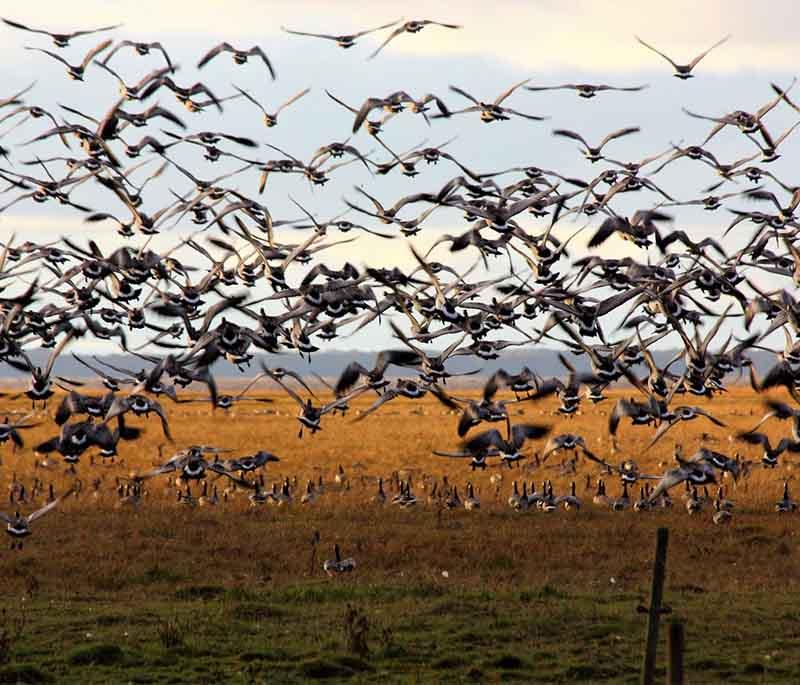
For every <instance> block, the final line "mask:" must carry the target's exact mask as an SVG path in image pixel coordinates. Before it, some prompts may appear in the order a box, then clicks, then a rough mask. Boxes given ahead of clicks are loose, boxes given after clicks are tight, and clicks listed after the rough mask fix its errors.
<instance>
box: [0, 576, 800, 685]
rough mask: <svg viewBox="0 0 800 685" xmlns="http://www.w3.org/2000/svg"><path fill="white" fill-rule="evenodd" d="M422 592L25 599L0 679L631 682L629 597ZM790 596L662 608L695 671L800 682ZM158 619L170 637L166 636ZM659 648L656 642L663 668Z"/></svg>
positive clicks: (187, 592)
mask: <svg viewBox="0 0 800 685" xmlns="http://www.w3.org/2000/svg"><path fill="white" fill-rule="evenodd" d="M153 575H154V576H155V577H154V579H153V583H154V585H155V586H156V587H157V586H158V583H159V582H160V576H159V574H153ZM428 589H429V590H430V589H431V588H428ZM176 595H177V597H179V599H176V598H175V597H176ZM430 595H431V596H426V593H425V588H424V587H423V586H420V585H419V584H416V583H406V584H403V583H397V584H379V585H378V584H364V585H360V584H356V583H355V582H352V581H351V580H347V581H345V582H338V581H332V582H323V583H320V582H317V581H314V582H311V581H309V582H307V583H304V584H297V585H291V586H286V587H283V588H276V589H269V588H264V589H262V590H261V591H258V592H253V591H249V592H247V593H246V596H244V597H243V596H242V593H239V592H230V591H225V590H221V589H220V588H217V587H215V586H187V587H186V588H183V589H180V590H178V591H177V593H176V592H175V591H174V590H173V591H172V593H171V596H170V595H167V594H165V595H164V596H158V593H156V596H153V597H151V598H143V599H141V600H138V601H134V600H125V601H115V600H114V598H113V596H111V595H108V596H93V597H75V598H71V599H64V598H63V597H62V598H60V599H57V598H43V597H36V598H34V599H33V600H30V599H28V600H26V601H25V607H26V608H25V613H26V624H25V628H24V632H23V634H22V635H21V636H20V637H19V638H18V639H17V640H16V641H15V642H14V644H13V645H12V650H11V660H10V662H9V663H8V664H6V665H5V666H4V667H3V668H0V683H6V682H9V683H10V682H17V681H23V682H30V683H50V682H81V683H87V684H91V683H108V682H132V683H180V682H211V681H224V682H229V683H252V682H256V683H258V682H282V683H308V682H316V681H319V682H337V683H339V682H348V683H373V682H374V683H387V682H388V683H395V682H396V683H417V682H442V683H465V682H519V683H524V682H527V683H530V682H544V681H547V682H552V683H573V682H584V683H632V682H636V680H637V673H638V668H639V663H640V654H641V646H642V637H643V635H644V620H645V618H644V616H642V615H640V614H637V613H636V604H637V603H638V598H637V596H636V595H633V594H625V593H614V592H607V593H605V594H602V595H600V596H598V595H597V594H595V593H592V594H590V593H580V592H570V593H566V592H555V591H553V588H548V587H547V586H546V585H543V586H541V587H529V588H518V589H514V590H506V591H497V592H492V591H487V590H475V589H472V588H460V587H458V586H443V585H437V586H436V591H435V592H431V593H430ZM798 600H800V593H796V592H795V593H791V592H790V593H786V594H782V595H775V594H772V593H758V592H743V593H741V594H740V595H738V596H737V597H736V598H731V597H729V596H723V595H722V594H721V593H720V594H718V593H715V592H714V591H713V590H708V591H707V592H704V593H697V592H695V591H693V590H692V589H691V588H689V589H676V588H669V587H668V589H667V603H668V604H669V605H670V606H672V607H673V612H674V615H677V616H680V617H681V618H682V619H683V620H684V621H685V624H686V637H687V654H686V657H685V663H686V666H687V671H688V674H689V676H690V679H691V682H702V683H715V682H720V683H722V682H724V683H752V682H765V683H784V682H785V683H791V682H798V681H800V663H798V661H797V659H796V644H797V639H798V635H800V617H798V613H797V611H796V610H795V608H794V607H796V606H797V603H798ZM6 606H7V607H8V609H9V613H10V614H14V612H18V611H19V608H18V606H19V605H17V606H14V607H12V606H10V605H8V604H6ZM348 607H354V608H355V609H356V610H357V611H358V612H360V613H362V614H363V615H365V616H366V618H367V623H368V626H369V628H368V632H367V637H366V642H367V648H368V650H369V651H368V652H367V653H366V654H361V655H356V654H349V653H348V652H347V648H346V645H347V644H348V640H347V635H346V634H345V628H344V626H345V621H344V616H345V612H346V611H347V609H348ZM167 625H168V626H170V630H171V631H172V632H170V633H169V634H170V635H172V636H173V637H174V635H173V633H174V632H175V631H177V632H178V634H179V638H180V639H179V641H178V643H177V644H174V645H172V644H170V645H167V644H165V641H164V640H163V639H162V635H163V633H164V632H165V628H164V626H167ZM662 632H665V631H662ZM664 649H665V647H664V644H663V639H662V644H661V646H660V650H661V651H660V663H663V656H664Z"/></svg>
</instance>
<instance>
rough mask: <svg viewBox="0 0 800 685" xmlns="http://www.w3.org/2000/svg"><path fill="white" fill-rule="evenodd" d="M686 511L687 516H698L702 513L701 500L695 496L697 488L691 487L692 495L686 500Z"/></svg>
mask: <svg viewBox="0 0 800 685" xmlns="http://www.w3.org/2000/svg"><path fill="white" fill-rule="evenodd" d="M686 511H688V512H689V514H690V515H691V514H699V513H700V512H701V511H703V500H702V499H701V498H700V497H699V496H698V494H697V488H696V487H692V494H691V495H690V496H689V499H687V500H686Z"/></svg>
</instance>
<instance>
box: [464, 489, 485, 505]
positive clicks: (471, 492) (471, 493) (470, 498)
mask: <svg viewBox="0 0 800 685" xmlns="http://www.w3.org/2000/svg"><path fill="white" fill-rule="evenodd" d="M480 508H481V502H480V500H479V499H478V498H477V497H475V488H474V487H473V486H472V483H467V496H466V497H465V498H464V509H466V510H467V511H473V510H474V509H480Z"/></svg>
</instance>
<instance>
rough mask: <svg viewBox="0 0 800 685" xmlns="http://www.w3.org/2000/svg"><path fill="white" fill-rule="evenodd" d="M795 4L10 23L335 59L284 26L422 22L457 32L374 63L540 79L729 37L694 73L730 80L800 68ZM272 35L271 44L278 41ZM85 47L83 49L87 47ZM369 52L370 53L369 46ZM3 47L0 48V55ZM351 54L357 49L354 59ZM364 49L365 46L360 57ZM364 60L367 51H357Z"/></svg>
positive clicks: (506, 5) (72, 9)
mask: <svg viewBox="0 0 800 685" xmlns="http://www.w3.org/2000/svg"><path fill="white" fill-rule="evenodd" d="M795 9H796V7H795V3H793V2H791V1H790V0H775V1H774V2H770V3H769V5H768V6H767V7H766V8H765V6H764V5H763V4H760V3H753V2H748V1H746V0H708V1H707V2H703V3H698V2H695V1H693V0H675V1H673V2H669V3H643V2H640V1H634V0H622V1H618V2H614V3H613V8H611V7H610V3H597V2H589V0H568V1H565V2H554V1H552V0H537V1H529V0H525V1H522V0H507V1H505V2H492V3H486V2H483V1H477V0H469V1H466V2H457V3H455V2H454V3H448V4H447V6H446V9H445V6H443V5H441V6H439V7H436V9H435V10H434V9H432V7H431V4H430V3H425V2H418V1H417V2H413V1H412V2H405V3H403V4H402V7H401V9H398V6H397V5H396V4H395V3H388V2H372V3H363V2H355V1H354V0H340V1H339V2H336V3H330V2H319V1H316V0H315V1H306V2H283V1H273V0H271V1H269V2H266V1H262V2H253V0H226V2H225V3H224V10H223V9H222V5H221V4H220V3H217V2H197V1H196V0H171V1H170V2H163V1H160V0H159V1H156V0H137V1H135V2H134V1H132V0H121V1H119V2H114V3H109V2H106V1H104V0H82V1H81V2H80V3H62V2H55V1H53V0H47V1H45V2H38V3H31V4H30V5H28V6H25V7H24V8H20V11H19V13H18V14H16V15H15V16H14V18H15V19H17V20H18V21H21V22H23V23H27V24H29V25H31V26H40V27H51V28H53V29H56V28H62V27H64V28H66V27H79V26H80V27H91V26H100V25H104V24H109V23H118V22H123V23H124V27H123V28H122V29H120V30H119V31H118V32H117V35H118V36H123V35H125V36H127V37H138V38H140V39H148V38H150V39H152V38H153V37H159V36H162V35H164V34H170V35H174V36H176V37H178V36H185V37H193V38H196V37H197V35H198V34H201V35H205V36H209V37H214V38H215V39H216V38H218V39H220V40H222V39H230V40H231V41H233V40H234V39H236V38H237V37H241V38H242V39H244V38H245V37H247V40H248V41H252V40H256V41H258V42H259V43H260V44H265V47H267V48H268V47H269V46H270V44H272V45H274V44H275V42H276V41H277V40H287V41H288V40H293V41H304V42H305V43H306V44H307V45H308V49H309V50H315V51H317V50H318V51H320V53H324V52H326V51H331V52H332V51H334V50H336V48H335V47H334V46H333V45H332V44H329V43H323V42H322V41H314V40H313V39H310V38H298V37H294V36H286V35H285V34H282V33H281V31H280V26H281V25H284V24H285V25H288V26H290V27H292V28H298V29H301V30H308V31H318V32H325V33H345V32H351V31H356V30H360V29H364V28H369V27H370V26H375V25H378V24H381V23H386V22H388V21H391V20H393V19H399V18H400V17H399V16H398V12H400V11H402V12H403V13H404V14H405V18H407V19H409V18H412V17H413V18H431V19H438V20H441V21H446V22H455V23H461V24H463V25H464V28H463V29H462V30H460V31H453V30H448V29H443V28H439V27H435V26H432V27H428V28H426V29H425V30H423V31H422V32H421V33H419V34H417V35H413V36H410V35H405V36H400V37H398V38H397V39H396V40H394V41H393V42H392V43H391V46H390V47H389V48H387V51H386V54H384V55H381V57H380V58H379V59H387V58H388V55H389V53H391V54H394V55H398V54H399V55H410V54H415V55H439V56H465V55H474V56H479V57H481V58H484V59H489V60H500V61H504V62H508V63H511V64H514V65H515V66H518V67H523V68H526V69H531V70H532V72H533V73H534V74H537V73H538V74H540V73H541V71H542V70H543V69H553V68H572V69H577V70H581V71H585V70H586V69H587V66H590V67H591V69H592V70H601V69H604V70H611V71H619V72H636V71H650V70H657V69H664V70H666V71H667V72H668V70H669V65H668V64H667V63H666V62H663V60H661V58H659V57H658V56H657V55H655V54H653V53H650V52H648V51H647V50H646V49H644V48H643V47H641V46H639V45H638V44H637V43H636V42H635V40H634V34H638V35H641V36H642V37H644V38H645V39H646V40H648V42H651V43H652V44H654V45H655V46H657V47H659V49H661V50H663V51H664V52H666V53H667V54H669V55H671V56H673V58H674V59H675V60H676V61H679V62H688V61H689V60H690V59H691V58H692V57H694V56H695V55H697V54H698V53H700V52H701V51H703V50H705V49H706V48H707V47H708V46H710V45H711V44H712V43H714V42H715V41H717V40H718V39H719V38H720V37H722V36H724V35H726V34H728V33H731V34H733V39H732V40H731V42H730V43H729V44H728V45H726V46H725V48H724V49H721V50H719V51H717V52H715V53H713V54H712V55H711V56H709V57H708V58H707V59H706V60H705V61H704V62H703V63H702V71H705V72H717V71H720V72H730V71H737V70H753V69H755V70H761V69H773V70H775V69H777V70H793V69H795V68H796V65H797V63H798V59H799V58H800V49H799V48H798V46H797V41H796V28H795V27H796V22H795V20H796V14H795ZM384 35H388V31H385V32H383V33H380V34H376V35H375V36H370V37H368V38H365V39H364V42H365V43H367V44H370V43H371V44H372V45H374V44H375V41H377V40H379V39H381V38H382V37H383V36H384ZM278 36H280V38H278ZM39 39H41V37H38V38H37V37H35V36H34V35H33V34H24V33H21V32H11V33H10V34H9V38H8V39H7V40H4V43H5V50H6V51H7V50H8V48H10V47H18V46H19V45H20V44H23V43H26V44H30V43H33V44H38V43H36V42H34V41H37V40H39ZM84 40H85V41H86V42H87V43H88V41H89V39H84ZM368 47H370V46H369V45H368ZM1 49H3V48H0V50H1ZM358 49H359V48H356V50H358ZM362 50H363V48H362ZM364 52H366V50H364Z"/></svg>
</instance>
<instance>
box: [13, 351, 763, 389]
mask: <svg viewBox="0 0 800 685" xmlns="http://www.w3.org/2000/svg"><path fill="white" fill-rule="evenodd" d="M559 352H561V353H562V354H565V355H566V357H567V359H569V361H570V363H572V364H573V365H574V366H575V368H576V369H578V370H579V371H586V370H589V368H590V367H589V364H588V359H586V357H585V356H584V355H580V356H579V355H575V354H573V353H572V352H570V351H566V352H565V351H564V350H557V349H553V348H541V349H536V350H530V349H529V350H519V351H513V352H511V351H508V350H506V351H505V352H504V353H503V356H502V357H501V358H500V359H496V360H482V359H479V358H477V357H469V358H467V357H453V358H452V359H451V360H449V361H448V362H447V369H448V370H449V371H450V372H451V373H463V372H466V371H473V370H475V369H481V373H480V374H478V375H477V376H473V377H465V378H463V379H458V380H459V382H460V383H463V384H468V385H474V384H480V383H481V382H482V381H483V380H485V378H486V376H487V375H490V374H492V373H494V372H495V371H496V370H497V369H499V368H501V367H502V368H504V369H506V370H508V371H511V372H513V371H516V370H519V369H521V368H522V367H523V366H528V367H530V368H531V369H533V370H534V371H536V372H537V373H538V374H539V375H541V376H561V375H563V374H564V367H563V366H562V365H561V363H560V362H559V361H558V353H559ZM376 354H377V352H376V351H366V352H365V351H357V350H352V351H348V350H342V351H330V352H317V353H315V354H313V355H312V356H311V363H310V364H309V363H308V362H307V361H306V360H305V359H301V358H300V356H299V355H297V354H295V353H293V352H291V351H289V352H286V353H285V354H263V355H256V356H255V358H254V359H253V361H252V362H251V364H250V374H249V376H250V377H252V372H253V371H257V370H258V369H259V368H260V367H259V361H260V360H263V361H264V363H265V364H267V365H268V366H271V367H275V366H281V367H284V368H286V369H290V370H292V371H296V372H298V373H302V374H304V375H305V374H309V373H316V374H319V375H320V376H322V377H323V378H335V377H337V376H338V375H339V374H340V373H341V372H342V370H343V369H344V367H345V366H347V364H349V363H350V362H351V361H357V362H360V363H361V364H363V365H364V366H366V367H367V368H369V367H371V366H372V364H373V363H374V360H375V355H376ZM676 354H678V350H677V349H675V350H658V351H655V350H654V351H653V356H654V357H655V359H656V363H658V364H659V365H663V364H666V363H667V362H668V361H669V360H670V359H672V358H673V357H674V356H675V355H676ZM29 355H30V357H31V360H32V361H33V362H34V364H40V363H41V364H43V363H44V362H45V361H46V359H47V356H48V351H44V350H35V351H33V352H31V353H29ZM80 355H81V357H82V358H84V359H86V360H87V361H90V362H92V361H93V359H92V355H91V354H87V353H85V352H81V353H80ZM750 357H751V358H752V359H753V363H754V364H755V367H756V369H757V370H758V371H759V372H761V373H763V372H764V370H766V369H768V368H770V367H771V366H772V365H774V364H775V355H774V354H770V353H768V352H763V351H760V350H754V351H753V352H752V353H751V354H750ZM97 358H98V359H102V360H103V361H106V362H108V363H110V364H114V365H115V366H122V367H125V368H128V369H131V370H133V371H138V370H140V369H143V368H149V367H150V366H151V365H150V364H149V363H148V362H146V361H145V360H143V359H140V358H139V357H136V356H134V355H128V354H111V355H97ZM671 370H673V371H674V372H676V373H681V372H682V371H683V364H682V362H676V363H675V364H674V365H673V366H672V369H671ZM55 371H56V374H58V375H61V376H66V377H67V378H75V379H86V378H94V377H95V374H94V373H93V372H92V371H91V370H90V369H87V368H86V367H85V366H83V365H82V364H79V363H78V362H77V361H76V360H75V359H74V358H73V356H72V355H71V354H70V353H69V351H66V352H65V353H63V354H62V355H61V356H60V357H59V358H58V360H57V361H56V366H55ZM109 371H110V370H109ZM404 371H405V373H404ZM636 371H637V372H638V373H639V374H640V375H643V374H644V368H643V367H641V366H639V367H636ZM112 373H113V372H112ZM212 373H213V374H214V375H215V376H216V377H217V379H218V380H236V379H241V378H243V374H242V373H241V372H240V371H239V370H238V369H237V368H236V367H235V366H233V365H232V364H230V363H228V362H227V361H224V360H221V361H219V362H217V363H215V364H214V366H213V367H212ZM245 374H247V370H245ZM401 375H408V371H407V370H404V369H400V368H397V367H391V368H390V371H389V374H388V376H390V377H392V376H394V377H397V376H401ZM26 376H27V374H25V373H23V372H20V371H17V370H16V369H14V368H13V367H11V366H9V365H7V364H0V379H8V380H17V379H21V378H25V377H26ZM744 378H746V375H745V376H744Z"/></svg>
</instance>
